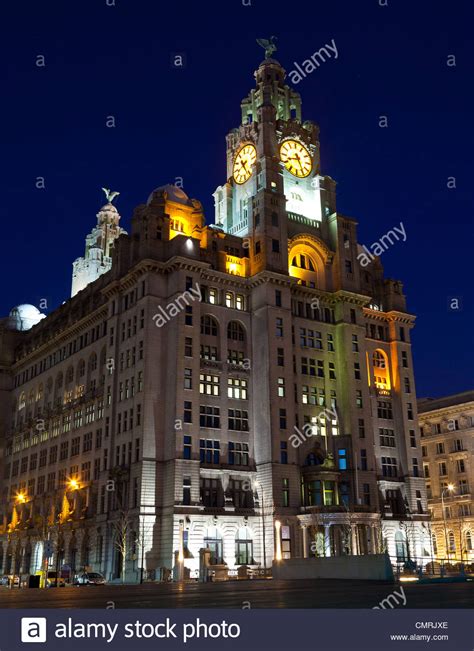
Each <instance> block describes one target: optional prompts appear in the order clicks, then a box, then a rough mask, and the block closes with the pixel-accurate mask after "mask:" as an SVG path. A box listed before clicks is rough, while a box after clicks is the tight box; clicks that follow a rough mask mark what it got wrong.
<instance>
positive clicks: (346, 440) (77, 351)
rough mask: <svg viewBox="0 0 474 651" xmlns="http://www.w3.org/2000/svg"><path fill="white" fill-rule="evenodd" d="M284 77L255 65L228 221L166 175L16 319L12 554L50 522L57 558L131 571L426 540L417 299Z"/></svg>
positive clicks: (410, 552) (47, 532) (7, 349)
mask: <svg viewBox="0 0 474 651" xmlns="http://www.w3.org/2000/svg"><path fill="white" fill-rule="evenodd" d="M284 77H285V73H284V70H283V68H282V67H281V66H280V64H279V63H278V62H277V61H275V60H273V59H270V58H267V59H265V61H264V62H263V63H262V64H261V65H260V66H259V68H258V70H257V72H256V82H257V83H256V88H255V89H253V90H252V91H251V93H250V94H249V96H248V97H247V98H246V99H244V101H243V102H242V120H241V124H240V125H239V127H237V128H236V129H234V130H232V131H231V132H230V133H229V135H228V136H227V173H226V182H225V184H224V185H222V186H220V187H219V188H217V190H216V192H215V193H214V198H215V209H216V215H215V222H216V223H215V224H214V225H211V226H206V225H205V221H204V215H203V210H202V206H201V204H200V202H199V201H197V200H195V199H190V198H189V197H188V196H187V195H186V193H185V192H184V191H183V190H182V189H181V188H178V187H176V186H164V187H161V188H158V189H157V190H155V191H154V192H152V194H151V195H150V196H149V198H148V200H147V202H146V204H142V205H139V206H138V207H137V208H136V209H135V211H134V214H133V218H132V228H131V233H130V235H126V234H122V235H120V237H118V239H116V240H115V242H114V248H113V258H112V259H113V264H112V266H111V269H110V270H109V271H108V272H107V273H103V274H101V275H100V276H98V277H97V279H94V281H93V282H90V283H88V284H85V285H84V287H83V289H82V290H81V291H78V292H77V293H75V292H74V289H73V294H74V296H73V297H72V298H71V299H70V300H68V301H67V302H66V303H64V304H63V305H62V306H61V307H59V308H58V309H57V310H56V311H54V312H53V313H52V314H50V315H48V317H47V318H45V319H43V320H42V321H41V322H40V323H38V324H37V325H36V326H34V327H33V328H32V329H31V330H29V331H27V332H19V331H15V330H12V328H11V326H8V324H7V323H6V322H5V324H4V325H3V329H2V331H1V337H2V359H1V364H2V370H3V374H2V375H1V376H0V377H1V378H2V380H1V381H2V383H3V384H2V386H1V390H2V392H3V394H4V396H3V397H4V398H5V399H4V400H2V403H1V404H2V416H1V419H2V420H1V424H2V434H1V440H2V442H3V444H4V448H5V449H4V456H3V470H2V476H3V478H4V479H3V480H2V481H3V499H2V509H3V538H2V540H3V547H2V557H1V563H0V565H1V566H2V567H0V569H3V571H4V572H8V571H11V570H12V569H15V570H16V571H18V570H20V569H21V571H25V572H26V571H28V569H31V570H34V569H36V568H37V567H38V565H39V564H40V563H41V559H42V556H43V541H44V539H45V538H47V537H48V536H50V537H51V538H52V539H53V540H54V541H58V540H59V546H58V545H57V543H56V542H55V545H56V547H55V548H56V549H59V554H60V564H65V565H66V566H68V567H72V568H73V569H78V568H79V567H84V566H90V567H92V568H93V569H94V570H97V571H101V572H104V573H105V574H106V577H107V579H117V580H120V579H121V578H123V577H125V579H126V580H127V581H138V580H140V575H141V568H142V567H143V568H144V569H145V571H146V576H147V577H155V578H159V577H160V576H163V571H162V568H169V569H171V568H174V571H175V575H176V576H183V575H184V576H186V575H187V574H188V572H189V573H190V574H191V575H194V576H195V575H197V573H198V571H199V558H200V550H201V549H204V548H208V549H210V550H211V562H212V564H213V565H215V566H221V568H220V570H219V568H217V569H216V572H217V571H218V570H219V571H221V570H222V568H224V570H225V571H226V568H227V569H229V570H230V571H231V572H236V571H237V569H238V568H239V567H241V566H243V565H248V566H253V567H257V566H259V567H262V566H264V565H266V566H267V567H269V566H270V565H271V563H272V561H273V560H274V558H276V559H277V560H278V559H279V558H280V557H282V558H291V557H309V556H328V555H340V554H370V553H376V552H378V551H382V550H385V549H388V551H389V553H390V554H391V555H392V557H393V558H395V557H398V559H399V560H400V561H403V560H406V559H408V558H413V557H415V556H416V557H418V558H420V557H423V556H424V555H425V556H427V555H428V554H429V551H427V550H428V548H429V544H428V543H427V542H426V540H425V538H426V531H425V527H424V526H423V525H424V524H425V523H426V520H427V518H428V515H427V504H426V494H425V488H424V480H423V476H422V473H421V467H422V463H421V449H420V445H419V433H418V429H417V412H416V394H415V383H414V376H413V364H412V357H411V345H410V329H411V327H412V325H413V321H414V317H413V316H412V315H411V314H409V313H408V312H407V309H406V304H405V297H404V295H403V292H402V285H401V283H400V282H399V281H396V280H390V279H385V278H384V277H383V269H382V266H381V264H380V261H379V260H378V259H375V260H374V261H373V262H372V263H371V264H370V265H368V266H367V267H365V268H362V267H361V266H360V265H359V262H358V259H357V256H358V254H359V252H360V250H361V247H360V245H359V244H358V242H357V232H356V227H357V224H356V222H355V221H354V220H353V219H351V218H349V217H345V216H344V215H341V214H339V213H338V212H337V210H336V192H335V182H334V181H333V180H332V179H331V178H330V177H328V176H324V175H322V174H321V172H320V145H319V129H318V127H317V125H316V124H314V123H312V122H310V121H302V118H301V100H300V96H299V95H298V94H297V93H296V92H294V91H292V90H291V89H290V88H289V87H288V86H287V85H286V84H285V82H284ZM71 482H75V483H74V484H72V483H71ZM55 553H56V552H55ZM53 562H54V561H53ZM221 573H222V572H221ZM224 573H225V572H224Z"/></svg>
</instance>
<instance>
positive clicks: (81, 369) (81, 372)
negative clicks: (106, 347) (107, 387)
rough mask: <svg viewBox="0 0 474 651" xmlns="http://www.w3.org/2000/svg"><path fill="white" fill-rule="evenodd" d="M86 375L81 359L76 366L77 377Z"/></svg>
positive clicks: (84, 364)
mask: <svg viewBox="0 0 474 651" xmlns="http://www.w3.org/2000/svg"><path fill="white" fill-rule="evenodd" d="M85 374H86V363H85V361H84V360H83V359H81V360H80V361H79V364H78V365H77V377H84V375H85Z"/></svg>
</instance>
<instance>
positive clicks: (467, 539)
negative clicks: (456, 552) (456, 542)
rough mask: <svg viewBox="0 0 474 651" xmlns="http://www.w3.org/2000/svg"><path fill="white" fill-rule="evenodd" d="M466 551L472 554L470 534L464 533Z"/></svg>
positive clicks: (468, 532)
mask: <svg viewBox="0 0 474 651" xmlns="http://www.w3.org/2000/svg"><path fill="white" fill-rule="evenodd" d="M466 550H467V551H468V552H472V533H471V532H470V531H466Z"/></svg>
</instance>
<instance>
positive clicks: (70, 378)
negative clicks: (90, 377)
mask: <svg viewBox="0 0 474 651" xmlns="http://www.w3.org/2000/svg"><path fill="white" fill-rule="evenodd" d="M73 380H74V369H73V368H72V366H70V367H69V368H68V370H67V371H66V384H70V383H71V382H72V381H73Z"/></svg>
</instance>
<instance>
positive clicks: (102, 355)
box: [100, 346, 107, 369]
mask: <svg viewBox="0 0 474 651" xmlns="http://www.w3.org/2000/svg"><path fill="white" fill-rule="evenodd" d="M106 356H107V352H106V350H105V346H104V347H103V348H102V350H101V351H100V368H101V369H102V368H103V367H104V366H105V359H106Z"/></svg>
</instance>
